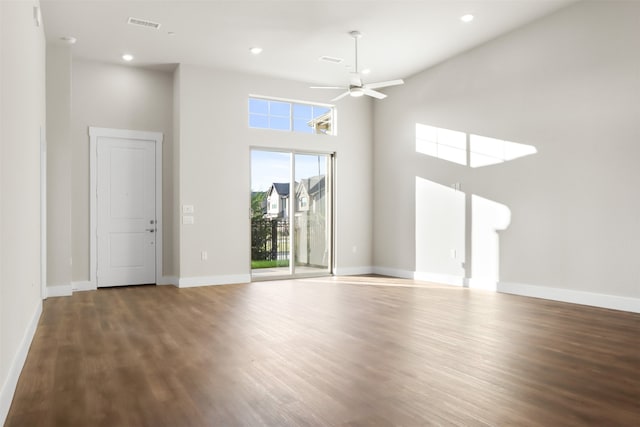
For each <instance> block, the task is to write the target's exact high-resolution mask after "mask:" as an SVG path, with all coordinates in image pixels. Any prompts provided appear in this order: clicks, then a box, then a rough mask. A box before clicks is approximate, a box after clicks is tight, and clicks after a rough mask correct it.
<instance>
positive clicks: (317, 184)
mask: <svg viewBox="0 0 640 427" xmlns="http://www.w3.org/2000/svg"><path fill="white" fill-rule="evenodd" d="M326 194H327V191H326V185H325V177H324V175H318V176H312V177H310V178H304V179H302V180H300V183H296V200H297V204H296V212H310V213H320V212H323V211H324V207H325V203H324V201H325V196H326Z"/></svg>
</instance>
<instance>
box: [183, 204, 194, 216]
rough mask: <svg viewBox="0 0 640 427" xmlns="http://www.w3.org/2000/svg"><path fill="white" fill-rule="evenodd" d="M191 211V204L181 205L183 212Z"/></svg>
mask: <svg viewBox="0 0 640 427" xmlns="http://www.w3.org/2000/svg"><path fill="white" fill-rule="evenodd" d="M193 211H194V209H193V205H182V213H183V214H190V213H193Z"/></svg>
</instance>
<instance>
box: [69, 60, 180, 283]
mask: <svg viewBox="0 0 640 427" xmlns="http://www.w3.org/2000/svg"><path fill="white" fill-rule="evenodd" d="M90 126H96V127H105V128H117V129H131V130H143V131H156V132H162V133H163V134H164V140H163V193H164V195H163V212H162V215H163V219H164V228H163V237H164V241H163V250H164V253H163V256H164V263H163V267H164V271H163V273H164V274H165V275H171V274H174V268H175V265H174V264H173V221H174V217H175V216H174V209H172V199H173V77H172V72H171V71H164V70H150V69H144V68H135V67H129V66H124V65H122V66H121V65H111V64H104V63H98V62H93V61H84V60H75V59H74V60H73V66H72V122H71V136H72V141H73V142H72V144H73V147H72V187H71V196H72V218H71V221H72V245H73V246H72V257H73V270H72V271H73V281H74V282H84V281H88V280H89V131H88V128H89V127H90Z"/></svg>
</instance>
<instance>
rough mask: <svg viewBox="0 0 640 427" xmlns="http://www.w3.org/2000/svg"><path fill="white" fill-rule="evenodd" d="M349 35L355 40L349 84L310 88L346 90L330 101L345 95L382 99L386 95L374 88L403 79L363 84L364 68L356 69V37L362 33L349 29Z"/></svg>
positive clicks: (312, 87)
mask: <svg viewBox="0 0 640 427" xmlns="http://www.w3.org/2000/svg"><path fill="white" fill-rule="evenodd" d="M349 35H350V36H351V37H353V40H354V42H355V55H354V56H355V71H354V72H352V73H350V74H351V76H350V80H351V81H350V83H349V86H342V87H341V86H337V87H336V86H311V89H343V90H346V92H343V93H342V94H340V95H338V96H336V97H335V98H333V99H332V100H331V101H332V102H334V101H338V100H340V99H342V98H344V97H345V96H347V95H349V96H352V97H354V98H359V97H361V96H363V95H367V96H370V97H372V98H376V99H384V98H386V97H387V95H385V94H384V93H382V92H378V91H377V90H374V89H381V88H383V87H389V86H397V85H401V84H404V81H403V80H402V79H397V80H389V81H385V82H377V83H371V84H364V83H363V82H362V77H361V74H367V73H365V72H364V70H363V71H362V72H360V71H358V39H360V38H362V33H361V32H360V31H356V30H354V31H350V32H349Z"/></svg>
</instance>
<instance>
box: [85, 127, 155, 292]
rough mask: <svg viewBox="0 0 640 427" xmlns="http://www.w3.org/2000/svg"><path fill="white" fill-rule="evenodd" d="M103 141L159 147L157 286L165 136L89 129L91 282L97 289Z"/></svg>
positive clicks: (122, 130) (139, 132)
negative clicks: (133, 141) (134, 141)
mask: <svg viewBox="0 0 640 427" xmlns="http://www.w3.org/2000/svg"><path fill="white" fill-rule="evenodd" d="M101 137H106V138H125V139H137V140H145V141H153V142H155V144H156V150H155V151H156V220H157V222H156V229H157V231H156V283H158V282H159V281H160V280H161V278H162V228H163V226H164V222H162V140H163V136H162V133H161V132H147V131H137V130H127V129H110V128H98V127H89V282H90V283H91V285H92V288H94V289H97V287H98V279H97V269H98V239H97V237H98V212H97V206H98V200H97V196H98V173H97V172H98V168H97V165H98V156H97V154H98V143H99V140H100V138H101Z"/></svg>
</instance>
